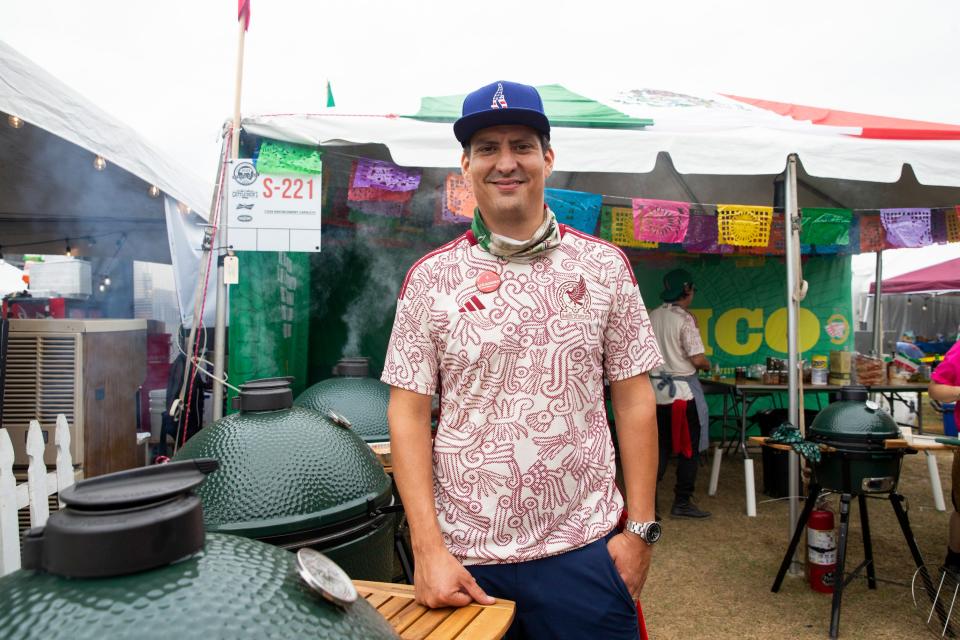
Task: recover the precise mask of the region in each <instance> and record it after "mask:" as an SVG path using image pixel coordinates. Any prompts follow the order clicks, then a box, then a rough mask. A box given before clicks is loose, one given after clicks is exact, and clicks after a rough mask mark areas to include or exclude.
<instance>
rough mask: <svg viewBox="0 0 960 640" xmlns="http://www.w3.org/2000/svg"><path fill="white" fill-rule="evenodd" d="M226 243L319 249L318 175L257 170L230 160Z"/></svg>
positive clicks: (245, 247) (262, 248) (249, 162)
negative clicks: (271, 173) (274, 173)
mask: <svg viewBox="0 0 960 640" xmlns="http://www.w3.org/2000/svg"><path fill="white" fill-rule="evenodd" d="M228 170H229V178H230V179H229V182H228V184H227V212H228V214H227V220H228V221H229V225H230V227H229V229H228V232H227V238H228V243H229V245H230V247H231V248H232V249H235V250H237V251H310V252H317V251H320V182H321V181H320V176H319V175H318V174H315V175H282V176H274V175H268V174H261V173H259V172H258V171H257V168H256V166H255V165H254V163H253V161H252V160H248V159H239V160H231V161H230V165H229V167H228Z"/></svg>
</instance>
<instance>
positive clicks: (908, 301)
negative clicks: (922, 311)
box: [907, 296, 912, 306]
mask: <svg viewBox="0 0 960 640" xmlns="http://www.w3.org/2000/svg"><path fill="white" fill-rule="evenodd" d="M911 304H912V303H911V302H910V296H907V306H910V305H911Z"/></svg>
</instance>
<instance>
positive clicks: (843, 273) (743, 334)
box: [634, 256, 853, 368]
mask: <svg viewBox="0 0 960 640" xmlns="http://www.w3.org/2000/svg"><path fill="white" fill-rule="evenodd" d="M677 268H682V269H686V270H687V271H689V272H690V274H691V275H692V276H693V282H694V287H695V293H694V299H693V304H692V305H691V306H690V312H691V313H692V314H693V315H694V317H695V318H696V319H697V324H698V325H699V327H700V335H701V336H702V337H703V343H704V346H705V347H706V356H707V357H708V358H710V360H711V362H713V363H717V364H719V365H720V366H721V367H723V368H728V367H737V366H749V365H751V364H756V363H760V364H762V363H764V361H765V360H766V358H767V356H773V357H777V358H786V357H787V292H786V288H787V285H786V279H787V276H786V263H785V262H784V260H783V259H782V258H771V257H760V256H747V257H742V258H740V257H732V256H723V257H718V256H703V257H683V256H679V257H677V258H676V259H675V260H669V261H668V260H664V259H663V257H662V256H658V257H657V259H655V260H653V261H650V262H645V261H644V259H643V257H642V256H641V257H639V259H638V260H637V264H636V265H635V266H634V271H635V273H636V275H637V280H638V282H639V285H640V292H641V294H642V295H643V300H644V302H645V303H646V305H647V308H648V309H653V308H655V307H657V306H659V305H660V304H663V302H662V301H661V299H660V292H661V291H663V276H664V274H665V273H667V272H668V271H670V270H671V269H677ZM802 270H803V278H804V279H805V280H806V281H807V283H808V284H809V289H808V291H807V296H806V298H805V299H804V300H803V302H801V303H800V316H799V347H800V352H801V358H804V359H807V360H809V359H810V357H811V356H813V355H828V354H829V353H830V351H833V350H843V349H850V348H851V346H852V344H853V331H852V326H851V324H852V321H853V319H852V311H853V304H852V301H851V293H850V256H815V257H810V258H805V259H804V260H803V267H802Z"/></svg>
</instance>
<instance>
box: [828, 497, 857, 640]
mask: <svg viewBox="0 0 960 640" xmlns="http://www.w3.org/2000/svg"><path fill="white" fill-rule="evenodd" d="M851 498H852V496H851V495H850V494H849V493H844V494H841V496H840V539H839V540H838V541H837V572H836V574H834V578H833V602H832V604H831V605H830V637H831V638H836V637H837V635H838V634H839V633H840V602H841V599H842V598H843V581H844V565H845V564H846V561H847V529H848V528H849V526H850V500H851Z"/></svg>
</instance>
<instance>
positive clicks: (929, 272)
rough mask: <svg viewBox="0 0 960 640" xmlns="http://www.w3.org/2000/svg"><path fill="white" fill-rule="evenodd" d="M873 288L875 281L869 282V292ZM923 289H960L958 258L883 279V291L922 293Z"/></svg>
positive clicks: (873, 289)
mask: <svg viewBox="0 0 960 640" xmlns="http://www.w3.org/2000/svg"><path fill="white" fill-rule="evenodd" d="M875 290H876V283H875V282H871V283H870V293H873V292H874V291H875ZM924 291H960V258H955V259H953V260H947V261H946V262H941V263H940V264H935V265H933V266H930V267H926V268H925V269H917V270H916V271H911V272H910V273H904V274H903V275H899V276H897V277H896V278H890V279H889V280H884V281H883V293H922V292H924Z"/></svg>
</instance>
